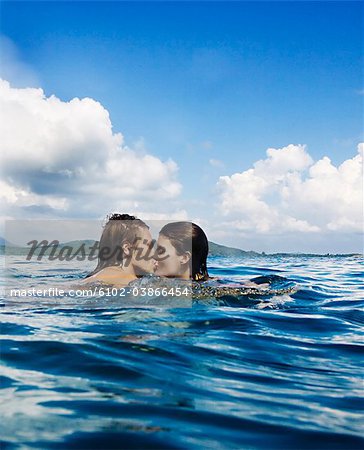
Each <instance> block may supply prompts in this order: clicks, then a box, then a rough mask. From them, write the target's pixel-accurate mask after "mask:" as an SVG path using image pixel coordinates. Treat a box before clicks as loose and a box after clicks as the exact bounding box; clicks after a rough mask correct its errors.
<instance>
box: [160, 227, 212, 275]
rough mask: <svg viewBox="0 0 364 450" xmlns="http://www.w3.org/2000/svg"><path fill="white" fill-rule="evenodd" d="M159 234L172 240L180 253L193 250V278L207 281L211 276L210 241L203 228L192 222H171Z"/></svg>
mask: <svg viewBox="0 0 364 450" xmlns="http://www.w3.org/2000/svg"><path fill="white" fill-rule="evenodd" d="M159 234H161V235H162V236H164V237H166V238H167V239H169V240H170V241H171V244H172V245H173V247H174V248H175V249H176V252H177V254H178V255H182V254H183V253H185V252H188V251H190V252H191V258H192V265H191V278H192V279H193V280H195V281H205V280H207V279H208V278H209V274H208V272H207V255H208V253H209V243H208V240H207V237H206V234H205V232H204V231H203V230H202V228H200V227H199V226H198V225H196V224H195V223H192V222H171V223H168V224H167V225H165V226H164V227H163V228H162V229H161V231H160V232H159ZM191 247H192V248H191ZM191 250H192V251H191Z"/></svg>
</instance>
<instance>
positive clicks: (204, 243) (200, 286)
mask: <svg viewBox="0 0 364 450" xmlns="http://www.w3.org/2000/svg"><path fill="white" fill-rule="evenodd" d="M208 253H209V244H208V239H207V236H206V234H205V232H204V231H203V230H202V228H201V227H199V226H198V225H196V224H195V223H192V222H172V223H169V224H167V225H165V226H164V227H163V228H162V229H161V230H160V232H159V237H158V242H157V254H158V259H157V260H156V261H155V270H154V274H155V275H157V276H160V277H167V278H179V279H184V280H192V281H193V284H192V289H193V296H194V297H195V298H204V297H211V296H212V297H221V296H225V295H232V296H239V295H248V294H255V293H257V292H258V291H257V290H258V289H259V290H261V289H262V288H268V287H269V284H268V283H267V282H266V279H265V278H266V277H258V278H253V279H252V280H245V281H244V282H243V283H242V282H238V283H233V284H231V283H230V284H229V285H226V284H225V285H217V284H216V283H214V284H213V285H209V284H208V283H203V282H205V281H209V280H216V281H217V282H218V283H219V279H218V278H217V277H210V276H209V274H208V270H207V256H208ZM164 255H165V256H164Z"/></svg>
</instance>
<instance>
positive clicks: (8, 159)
mask: <svg viewBox="0 0 364 450" xmlns="http://www.w3.org/2000/svg"><path fill="white" fill-rule="evenodd" d="M0 102H1V124H0V139H1V141H0V151H1V169H2V172H3V179H4V182H3V186H2V188H3V189H2V195H1V202H2V206H3V207H5V209H6V210H7V213H6V214H7V215H9V211H11V212H12V213H13V215H18V216H19V215H21V212H22V208H24V207H27V208H33V209H34V208H35V209H36V210H37V211H38V212H40V211H43V212H48V213H49V214H54V213H57V214H58V213H59V212H60V210H63V214H64V215H66V216H67V215H68V216H90V217H99V216H100V215H103V214H105V213H107V212H110V211H113V210H119V211H122V212H124V211H125V212H130V211H131V212H136V211H137V210H144V211H153V212H154V213H158V212H162V213H166V212H168V210H169V203H168V202H171V203H173V201H174V200H175V199H176V198H177V197H178V195H179V194H180V192H181V185H180V183H179V182H178V181H177V172H178V167H177V164H176V163H175V162H173V161H172V160H168V161H161V160H160V159H158V158H157V157H155V156H153V155H150V154H147V153H146V152H140V149H137V151H134V150H132V149H130V148H128V147H127V146H126V145H125V143H124V141H123V136H122V135H121V134H120V133H114V132H113V130H112V124H111V121H110V117H109V113H108V111H107V110H106V109H105V108H104V107H103V106H102V105H101V104H100V103H99V102H97V101H95V100H93V99H91V98H84V99H78V98H74V99H72V100H71V101H69V102H64V101H62V100H60V99H59V98H57V97H55V96H51V97H48V98H47V97H46V96H45V95H44V92H43V91H42V89H34V88H24V89H15V88H13V87H11V86H10V84H9V83H8V82H7V81H4V80H0ZM161 207H162V209H163V210H162V211H159V209H160V208H161ZM37 208H38V209H37ZM39 208H41V209H39ZM158 208H159V209H158Z"/></svg>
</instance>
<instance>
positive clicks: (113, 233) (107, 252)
mask: <svg viewBox="0 0 364 450" xmlns="http://www.w3.org/2000/svg"><path fill="white" fill-rule="evenodd" d="M106 220H107V222H106V224H105V225H104V229H103V232H102V234H101V238H100V242H99V249H98V262H97V266H96V269H95V270H93V271H92V272H91V273H90V274H88V275H87V277H86V278H88V277H90V276H92V275H95V273H97V272H99V271H100V270H102V269H105V268H106V267H110V266H119V265H120V264H122V262H123V259H124V252H123V249H122V246H123V244H124V243H126V242H129V243H130V244H131V245H133V244H135V240H136V238H137V232H138V230H139V229H140V228H149V227H148V225H146V224H145V223H144V222H143V221H142V220H140V219H137V218H136V217H134V216H130V215H129V214H118V213H114V214H110V215H108V216H107V217H106Z"/></svg>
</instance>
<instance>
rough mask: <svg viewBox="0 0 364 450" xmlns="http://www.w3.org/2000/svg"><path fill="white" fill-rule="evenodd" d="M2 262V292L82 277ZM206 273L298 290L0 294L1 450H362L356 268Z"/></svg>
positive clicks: (292, 262)
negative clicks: (153, 295) (212, 295)
mask: <svg viewBox="0 0 364 450" xmlns="http://www.w3.org/2000/svg"><path fill="white" fill-rule="evenodd" d="M82 264H84V263H82ZM9 265H10V270H9V271H8V272H7V274H6V275H5V276H4V277H3V279H2V284H3V286H4V288H7V289H8V288H14V289H15V288H31V287H33V286H42V287H47V286H50V285H52V286H63V285H66V284H72V283H74V282H77V280H79V279H80V278H82V277H83V276H84V275H85V274H86V273H87V272H88V270H89V269H90V268H91V267H88V266H85V265H81V263H77V262H73V263H62V262H57V263H56V264H55V265H54V266H52V268H51V269H50V268H49V267H48V266H47V265H46V264H45V263H44V262H30V263H25V262H24V261H23V260H22V259H21V257H17V256H13V257H10V264H9ZM209 266H210V273H211V275H215V276H218V277H221V278H223V279H229V280H241V279H248V278H252V277H255V276H261V275H263V276H264V275H278V276H280V277H282V280H286V281H287V282H291V283H295V284H296V285H297V292H295V293H294V294H284V295H271V296H269V295H268V296H267V295H265V296H262V297H259V296H253V297H249V296H244V297H241V298H235V299H232V298H227V299H226V300H225V301H222V302H220V303H218V302H213V301H211V302H209V301H207V302H206V301H195V302H191V304H190V305H182V306H183V307H181V305H179V304H178V303H174V302H173V299H168V298H167V299H164V304H163V305H161V307H158V305H157V306H156V305H154V306H153V307H151V306H148V305H143V304H140V305H139V304H138V305H136V306H134V307H133V305H130V304H129V305H127V304H126V303H124V302H123V299H114V300H110V299H105V298H103V299H92V298H91V299H90V298H89V299H87V300H83V299H72V300H70V299H67V300H66V299H60V298H54V297H49V298H14V297H11V298H10V297H9V296H8V295H6V294H5V292H3V295H2V300H1V309H0V314H1V359H2V366H1V401H2V403H1V407H0V408H1V409H0V415H1V421H0V435H1V440H2V446H1V448H2V449H12V448H19V449H26V448H36V449H46V448H47V449H85V450H86V449H87V450H88V449H129V448H130V449H132V448H140V449H149V448H153V449H159V448H160V449H164V448H168V449H175V448H187V449H205V448H222V449H224V448H226V449H230V448H239V449H359V448H363V447H364V440H363V439H362V437H361V434H362V431H363V414H362V413H363V407H364V404H363V397H362V395H363V370H362V368H361V357H362V350H363V321H364V318H363V309H362V308H363V304H364V300H363V283H362V281H363V259H362V258H361V257H359V256H351V257H312V256H311V257H305V256H281V257H264V258H263V257H259V258H249V259H240V260H234V259H224V258H218V257H215V258H211V259H210V261H209Z"/></svg>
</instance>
